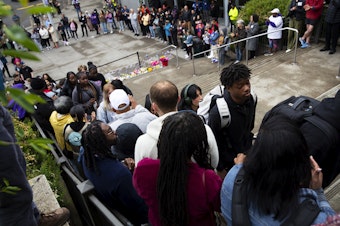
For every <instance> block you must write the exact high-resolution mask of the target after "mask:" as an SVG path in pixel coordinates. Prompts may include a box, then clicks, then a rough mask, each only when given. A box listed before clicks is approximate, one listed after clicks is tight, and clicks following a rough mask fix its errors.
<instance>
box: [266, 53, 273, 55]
mask: <svg viewBox="0 0 340 226" xmlns="http://www.w3.org/2000/svg"><path fill="white" fill-rule="evenodd" d="M264 56H273V53H265V54H264Z"/></svg>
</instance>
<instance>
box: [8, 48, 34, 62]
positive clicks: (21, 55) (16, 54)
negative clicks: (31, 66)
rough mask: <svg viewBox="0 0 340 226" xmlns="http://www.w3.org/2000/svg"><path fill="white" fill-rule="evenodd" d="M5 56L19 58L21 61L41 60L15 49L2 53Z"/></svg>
mask: <svg viewBox="0 0 340 226" xmlns="http://www.w3.org/2000/svg"><path fill="white" fill-rule="evenodd" d="M2 54H3V55H7V56H12V57H19V58H21V59H28V60H35V61H39V58H38V57H37V56H35V55H33V54H31V53H28V52H22V51H17V50H13V49H5V50H3V51H2Z"/></svg>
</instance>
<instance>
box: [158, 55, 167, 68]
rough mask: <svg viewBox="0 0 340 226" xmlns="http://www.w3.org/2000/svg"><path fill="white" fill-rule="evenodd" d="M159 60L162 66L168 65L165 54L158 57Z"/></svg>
mask: <svg viewBox="0 0 340 226" xmlns="http://www.w3.org/2000/svg"><path fill="white" fill-rule="evenodd" d="M159 61H160V62H162V65H163V66H164V67H166V66H168V63H169V58H168V57H165V56H161V57H160V58H159Z"/></svg>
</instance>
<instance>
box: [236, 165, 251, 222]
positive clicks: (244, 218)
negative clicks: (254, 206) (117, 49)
mask: <svg viewBox="0 0 340 226" xmlns="http://www.w3.org/2000/svg"><path fill="white" fill-rule="evenodd" d="M244 174H245V171H244V168H243V167H241V169H240V170H239V172H238V174H237V175H236V177H235V181H234V188H233V198H232V206H231V208H232V209H231V217H232V218H231V219H232V224H233V226H250V225H251V223H250V219H249V214H248V205H247V192H246V190H245V188H246V186H245V185H246V184H245V183H243V182H244Z"/></svg>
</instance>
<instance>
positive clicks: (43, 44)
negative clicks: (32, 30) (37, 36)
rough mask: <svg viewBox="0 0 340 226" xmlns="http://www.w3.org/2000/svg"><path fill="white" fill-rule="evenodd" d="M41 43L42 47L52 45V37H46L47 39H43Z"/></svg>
mask: <svg viewBox="0 0 340 226" xmlns="http://www.w3.org/2000/svg"><path fill="white" fill-rule="evenodd" d="M41 45H42V47H47V46H51V44H50V39H49V38H45V39H43V38H42V39H41Z"/></svg>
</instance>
